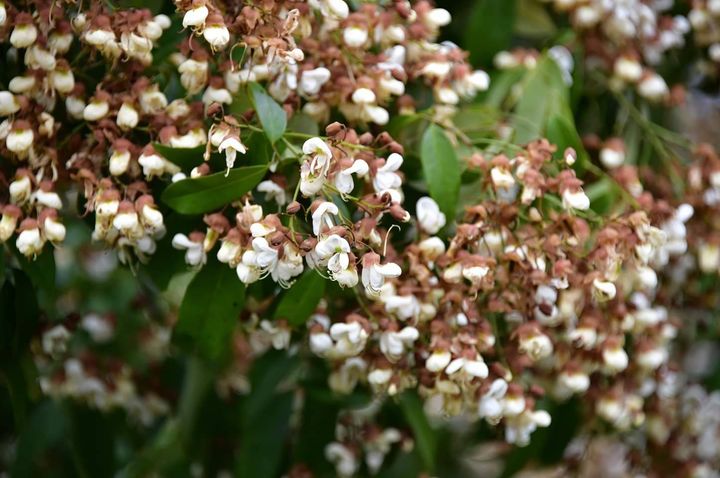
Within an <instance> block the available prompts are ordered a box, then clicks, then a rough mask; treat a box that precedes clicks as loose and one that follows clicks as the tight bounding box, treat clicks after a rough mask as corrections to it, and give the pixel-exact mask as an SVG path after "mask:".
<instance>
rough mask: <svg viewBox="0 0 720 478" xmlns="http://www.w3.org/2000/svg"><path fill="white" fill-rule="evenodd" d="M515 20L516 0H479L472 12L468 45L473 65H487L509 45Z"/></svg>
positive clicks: (466, 37)
mask: <svg viewBox="0 0 720 478" xmlns="http://www.w3.org/2000/svg"><path fill="white" fill-rule="evenodd" d="M514 23H515V0H480V1H478V2H476V3H475V7H474V8H473V11H472V13H471V14H470V20H469V26H468V29H467V31H466V33H465V47H466V48H467V49H468V51H470V62H471V63H472V64H473V65H483V66H484V65H487V64H489V63H491V62H492V59H493V57H494V56H495V54H496V53H497V52H499V51H501V50H505V49H506V48H507V47H508V46H509V45H510V40H511V39H512V34H513V24H514Z"/></svg>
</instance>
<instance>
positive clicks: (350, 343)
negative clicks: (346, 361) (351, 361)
mask: <svg viewBox="0 0 720 478" xmlns="http://www.w3.org/2000/svg"><path fill="white" fill-rule="evenodd" d="M330 337H332V339H333V340H334V341H335V347H334V352H335V354H336V356H337V357H338V358H340V357H352V356H355V355H358V354H360V353H361V352H362V351H363V349H364V348H365V344H366V342H367V338H368V333H367V332H366V331H365V329H364V328H363V327H362V325H360V323H359V322H350V323H346V322H338V323H335V324H333V325H332V326H331V327H330Z"/></svg>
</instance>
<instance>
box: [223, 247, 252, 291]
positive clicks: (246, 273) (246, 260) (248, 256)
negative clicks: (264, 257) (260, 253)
mask: <svg viewBox="0 0 720 478" xmlns="http://www.w3.org/2000/svg"><path fill="white" fill-rule="evenodd" d="M219 253H220V252H219V251H218V254H219ZM235 272H236V273H237V276H238V279H240V281H241V282H242V283H244V284H252V283H253V282H256V281H258V280H259V279H260V276H261V275H262V271H261V270H260V268H259V267H258V265H257V261H256V254H255V251H245V252H244V253H243V255H242V259H241V261H240V263H239V264H238V265H237V266H236V268H235Z"/></svg>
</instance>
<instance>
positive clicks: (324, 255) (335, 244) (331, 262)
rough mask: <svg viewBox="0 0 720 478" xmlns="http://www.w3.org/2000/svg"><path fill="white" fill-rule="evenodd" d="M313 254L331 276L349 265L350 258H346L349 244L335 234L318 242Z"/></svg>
mask: <svg viewBox="0 0 720 478" xmlns="http://www.w3.org/2000/svg"><path fill="white" fill-rule="evenodd" d="M315 253H316V254H317V256H318V258H319V259H320V260H321V262H322V264H325V265H326V266H327V269H328V271H329V272H330V274H331V275H332V274H333V273H335V272H340V271H342V270H345V269H347V268H348V266H349V265H350V257H349V256H348V254H349V253H350V244H348V242H347V241H346V240H345V239H343V238H342V237H340V236H338V235H337V234H331V235H330V236H328V237H326V238H325V239H323V240H321V241H318V243H317V245H316V246H315Z"/></svg>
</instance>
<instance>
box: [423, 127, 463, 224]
mask: <svg viewBox="0 0 720 478" xmlns="http://www.w3.org/2000/svg"><path fill="white" fill-rule="evenodd" d="M420 161H421V162H422V169H423V174H424V175H425V180H426V181H427V184H428V189H429V190H430V196H432V198H433V199H434V200H435V201H437V203H438V205H439V206H440V210H441V211H442V212H444V213H445V215H446V216H447V218H448V221H452V220H453V218H454V217H455V208H456V206H457V201H458V195H459V193H460V176H461V173H460V163H459V162H458V158H457V155H456V154H455V150H454V149H453V146H452V144H451V143H450V140H449V139H448V137H447V136H446V135H445V132H444V131H443V130H442V128H440V127H439V126H437V125H434V124H431V125H430V126H429V127H428V128H427V129H426V130H425V133H424V134H423V138H422V143H421V145H420Z"/></svg>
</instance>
